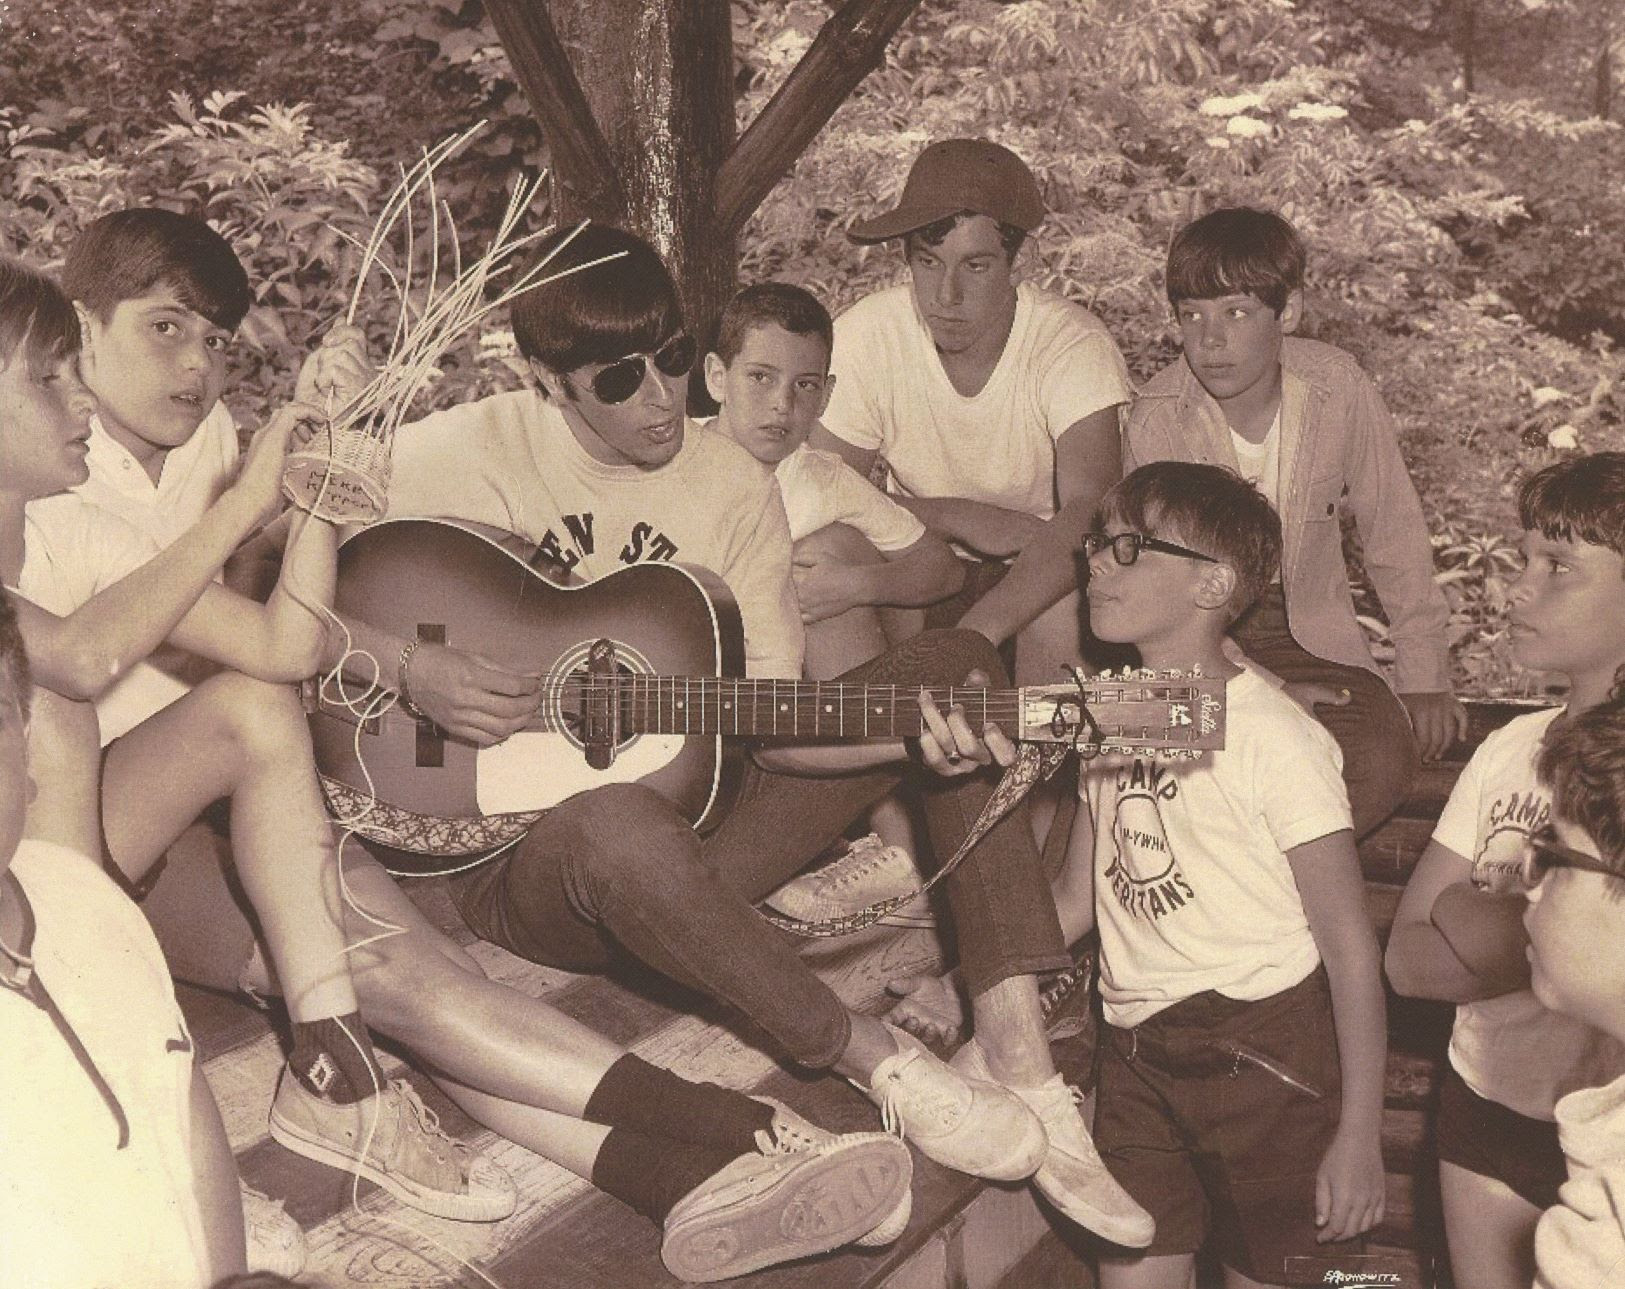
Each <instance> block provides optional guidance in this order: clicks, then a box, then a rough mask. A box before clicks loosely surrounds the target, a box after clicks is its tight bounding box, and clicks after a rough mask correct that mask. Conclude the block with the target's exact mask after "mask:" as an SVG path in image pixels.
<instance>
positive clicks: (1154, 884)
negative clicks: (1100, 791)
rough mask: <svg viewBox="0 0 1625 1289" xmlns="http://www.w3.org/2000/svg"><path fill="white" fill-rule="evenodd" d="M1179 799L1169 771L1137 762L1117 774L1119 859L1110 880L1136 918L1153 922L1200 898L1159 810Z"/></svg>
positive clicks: (1115, 837)
mask: <svg viewBox="0 0 1625 1289" xmlns="http://www.w3.org/2000/svg"><path fill="white" fill-rule="evenodd" d="M1178 795H1179V779H1178V777H1177V776H1176V775H1174V774H1173V773H1172V772H1171V770H1170V768H1169V767H1168V766H1165V765H1158V764H1156V763H1155V762H1146V761H1135V762H1134V763H1133V764H1132V765H1130V766H1127V767H1126V768H1124V769H1122V770H1120V771H1119V772H1118V776H1117V812H1116V818H1115V820H1114V823H1113V827H1112V841H1113V843H1114V845H1115V850H1116V853H1115V854H1114V855H1113V857H1112V862H1111V864H1110V866H1109V867H1108V868H1107V869H1106V880H1107V881H1108V882H1110V883H1111V888H1112V893H1113V894H1114V895H1116V896H1117V902H1118V903H1119V904H1121V905H1122V906H1123V907H1124V908H1125V909H1126V910H1127V911H1128V912H1129V913H1130V914H1131V915H1132V916H1134V917H1137V918H1146V919H1149V920H1151V921H1155V920H1156V919H1158V918H1161V917H1163V916H1165V915H1166V914H1169V913H1172V912H1174V911H1175V910H1176V909H1180V908H1183V907H1184V906H1185V905H1186V904H1187V903H1189V902H1190V901H1191V900H1194V899H1195V898H1196V892H1195V891H1194V890H1192V889H1191V884H1190V883H1189V882H1188V881H1186V879H1185V874H1184V873H1183V872H1182V871H1181V870H1180V867H1179V860H1178V859H1176V858H1175V856H1174V850H1173V847H1172V846H1170V845H1169V844H1168V834H1167V832H1166V831H1165V830H1164V829H1163V826H1162V812H1161V810H1160V808H1159V806H1158V803H1159V802H1160V801H1172V800H1173V799H1174V798H1176V797H1177V796H1178Z"/></svg>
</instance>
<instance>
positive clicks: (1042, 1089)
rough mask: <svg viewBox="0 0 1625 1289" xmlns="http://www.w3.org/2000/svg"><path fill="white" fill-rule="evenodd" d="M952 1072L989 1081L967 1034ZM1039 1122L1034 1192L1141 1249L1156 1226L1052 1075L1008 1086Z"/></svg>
mask: <svg viewBox="0 0 1625 1289" xmlns="http://www.w3.org/2000/svg"><path fill="white" fill-rule="evenodd" d="M951 1064H952V1065H953V1067H954V1068H955V1069H956V1070H959V1071H960V1072H961V1073H963V1074H966V1075H968V1076H970V1077H971V1078H977V1079H988V1080H991V1079H992V1077H993V1075H992V1072H991V1071H990V1070H989V1069H988V1065H987V1055H986V1053H984V1052H983V1051H982V1048H981V1045H980V1044H979V1043H978V1042H977V1041H976V1040H975V1039H974V1038H973V1039H971V1040H970V1042H968V1043H966V1044H965V1045H964V1046H963V1047H961V1048H960V1049H959V1051H957V1052H956V1053H954V1058H953V1061H952V1062H951ZM1010 1091H1011V1092H1013V1093H1014V1094H1015V1095H1016V1096H1018V1097H1020V1098H1021V1099H1022V1101H1024V1102H1025V1103H1026V1104H1027V1105H1028V1106H1029V1107H1030V1108H1031V1109H1032V1111H1033V1113H1034V1114H1036V1115H1037V1116H1038V1119H1039V1122H1041V1123H1042V1124H1043V1125H1044V1136H1045V1139H1046V1140H1047V1141H1048V1143H1049V1148H1048V1150H1047V1151H1046V1152H1045V1154H1044V1162H1043V1164H1042V1165H1041V1166H1040V1167H1039V1169H1038V1171H1037V1172H1036V1173H1035V1174H1034V1175H1033V1185H1034V1186H1036V1187H1037V1188H1038V1193H1039V1194H1040V1195H1042V1196H1043V1197H1044V1198H1045V1199H1047V1200H1049V1202H1050V1203H1051V1204H1053V1205H1055V1207H1056V1208H1058V1209H1060V1210H1061V1212H1062V1213H1064V1214H1065V1215H1066V1216H1067V1217H1069V1218H1070V1219H1071V1220H1072V1221H1074V1222H1076V1223H1077V1224H1078V1225H1079V1226H1081V1227H1083V1228H1084V1229H1085V1230H1089V1231H1093V1232H1094V1233H1095V1234H1096V1235H1099V1236H1103V1237H1104V1238H1105V1239H1108V1240H1110V1241H1111V1242H1112V1243H1113V1244H1121V1245H1123V1246H1124V1247H1126V1248H1130V1249H1143V1248H1145V1247H1147V1246H1148V1245H1149V1244H1150V1243H1151V1240H1152V1238H1153V1237H1154V1236H1155V1235H1156V1233H1157V1224H1156V1221H1155V1219H1154V1218H1152V1216H1151V1214H1150V1213H1148V1212H1146V1211H1145V1209H1143V1208H1142V1207H1141V1206H1140V1205H1139V1204H1138V1203H1137V1202H1136V1201H1135V1199H1134V1197H1133V1196H1131V1195H1130V1194H1129V1193H1128V1192H1127V1191H1126V1190H1124V1189H1123V1187H1122V1186H1121V1185H1120V1184H1119V1183H1118V1181H1117V1179H1116V1178H1115V1177H1113V1176H1112V1175H1111V1171H1110V1170H1109V1169H1108V1168H1107V1167H1106V1164H1105V1161H1104V1160H1102V1159H1101V1157H1100V1152H1099V1151H1097V1150H1096V1149H1095V1142H1094V1138H1093V1137H1092V1136H1091V1135H1090V1133H1089V1128H1088V1126H1087V1125H1086V1124H1085V1123H1084V1121H1083V1105H1082V1103H1083V1099H1084V1098H1083V1093H1081V1092H1079V1091H1078V1089H1077V1088H1075V1087H1072V1086H1071V1085H1069V1084H1068V1083H1067V1082H1066V1080H1065V1079H1064V1078H1062V1076H1061V1075H1059V1074H1057V1075H1055V1076H1054V1077H1053V1078H1051V1079H1049V1080H1048V1081H1047V1082H1045V1083H1043V1084H1042V1085H1041V1086H1039V1087H1036V1088H1011V1089H1010Z"/></svg>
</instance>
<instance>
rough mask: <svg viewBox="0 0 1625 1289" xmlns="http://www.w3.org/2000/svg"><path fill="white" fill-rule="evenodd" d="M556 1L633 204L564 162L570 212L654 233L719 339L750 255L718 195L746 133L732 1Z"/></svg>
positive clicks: (562, 30) (690, 302)
mask: <svg viewBox="0 0 1625 1289" xmlns="http://www.w3.org/2000/svg"><path fill="white" fill-rule="evenodd" d="M510 3H511V0H510ZM528 3H530V4H533V5H534V4H539V3H540V0H528ZM547 7H548V9H549V11H550V12H551V14H552V18H553V25H554V27H555V28H556V30H557V32H558V35H559V39H560V42H561V43H562V45H563V47H564V49H565V51H566V52H567V53H568V56H569V61H570V64H571V66H572V67H573V68H574V69H575V75H576V79H577V80H578V81H579V82H580V85H581V87H582V90H583V91H584V93H585V94H586V98H587V103H588V105H589V106H590V107H591V109H592V115H593V117H594V118H595V119H596V121H597V125H598V129H599V130H600V131H601V133H602V136H603V139H604V143H605V145H606V146H607V148H608V153H609V155H608V160H609V163H610V166H611V167H612V169H613V172H614V173H615V174H616V175H617V176H618V177H619V188H620V193H621V194H622V195H623V196H622V200H623V202H624V205H622V206H621V207H620V209H614V208H613V207H610V208H606V203H605V202H604V201H603V200H602V199H601V194H602V193H603V192H604V188H603V185H601V184H596V183H593V182H592V181H591V180H590V177H589V178H588V179H586V180H584V181H581V182H576V177H575V176H573V175H571V174H569V173H564V172H563V170H564V169H565V168H564V167H561V173H560V176H559V178H560V180H561V183H560V187H559V189H558V197H559V205H560V210H559V216H560V218H561V219H581V218H593V219H603V220H608V221H611V222H616V223H620V224H622V225H623V226H624V227H626V228H630V229H632V230H633V231H634V232H636V233H639V234H640V235H642V236H643V237H645V238H647V239H648V240H649V241H650V242H651V243H652V244H653V245H654V247H655V248H656V249H657V250H658V251H659V252H660V253H661V255H662V256H664V257H665V260H666V262H667V264H669V265H670V266H671V270H672V275H673V276H674V277H675V278H676V279H677V284H678V287H679V289H680V290H681V291H682V293H683V305H684V308H685V310H686V312H687V314H688V321H689V326H690V328H691V329H693V330H694V332H695V334H696V335H698V336H700V337H701V338H702V339H704V338H708V330H707V329H708V328H709V327H711V326H712V325H713V324H714V322H715V320H716V317H717V315H718V314H719V313H720V312H721V310H722V306H723V305H724V304H726V303H727V301H728V297H729V296H730V295H732V293H733V290H734V286H735V284H736V282H737V276H736V275H737V264H738V260H739V251H738V242H737V238H736V237H735V236H734V235H733V234H732V233H727V232H725V231H724V230H722V229H721V228H719V227H718V225H717V222H716V219H715V216H714V214H713V211H714V209H715V203H714V202H713V200H712V184H713V181H714V179H715V176H716V173H717V170H718V168H719V167H720V166H721V165H722V162H723V159H724V158H726V157H727V155H728V153H729V151H730V150H731V149H732V148H733V143H734V136H735V125H734V91H733V28H732V25H731V16H730V13H729V6H728V5H727V4H722V3H718V2H717V0H549V4H548V6H547ZM544 130H545V122H544ZM593 194H600V197H599V199H598V200H592V199H591V197H592V195H593ZM583 198H588V200H585V201H584V200H583ZM612 200H613V199H612Z"/></svg>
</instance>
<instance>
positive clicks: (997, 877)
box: [453, 631, 1069, 1068]
mask: <svg viewBox="0 0 1625 1289" xmlns="http://www.w3.org/2000/svg"><path fill="white" fill-rule="evenodd" d="M973 668H979V669H981V670H982V671H984V672H985V673H987V675H988V677H989V683H990V685H991V686H992V687H995V688H997V687H1001V686H1003V685H1004V684H1005V683H1006V681H1005V673H1004V669H1003V667H1002V666H1001V664H1000V662H999V659H998V655H997V654H996V653H995V651H994V649H993V647H992V646H991V645H990V644H988V642H987V641H986V640H984V639H983V638H982V637H981V636H979V635H977V634H976V633H974V632H969V631H928V632H925V633H924V634H923V635H920V636H917V637H915V638H914V639H912V640H909V641H906V642H905V643H903V644H901V645H899V646H897V647H896V648H894V649H892V650H889V651H888V652H886V653H884V654H882V655H881V656H880V657H879V658H876V659H874V660H872V661H870V662H868V663H865V664H863V665H862V666H861V667H857V668H855V669H853V670H852V671H850V672H848V673H847V674H846V675H845V676H843V677H841V679H842V680H845V681H857V682H865V683H869V684H887V685H891V684H895V685H901V686H907V687H914V686H924V685H949V684H960V683H962V682H963V681H964V678H965V676H966V674H967V673H968V672H969V671H971V670H972V669H973ZM905 773H911V774H914V775H915V777H916V782H917V783H918V786H919V787H920V789H921V792H922V795H923V797H924V801H925V817H926V824H927V828H928V829H929V832H930V836H931V842H932V849H933V853H935V854H937V855H941V856H948V855H952V854H953V853H954V851H955V850H956V849H957V847H958V845H959V842H960V841H961V840H962V839H963V838H964V836H965V834H966V832H967V830H968V829H969V827H970V825H971V823H972V821H974V820H975V818H976V816H977V814H978V813H979V812H980V810H981V807H982V804H983V802H985V801H986V799H987V797H988V794H989V793H990V792H991V791H992V788H993V784H994V783H995V782H997V772H996V771H995V770H988V771H984V772H982V773H980V774H975V775H969V776H965V777H962V778H957V779H938V778H936V777H935V776H933V775H931V774H930V773H929V772H928V771H917V770H915V769H914V768H913V767H912V766H910V765H906V764H900V765H898V766H895V767H886V768H884V769H880V770H871V771H867V772H864V773H858V774H849V775H842V776H837V777H830V778H811V777H806V776H800V775H787V774H778V773H773V772H771V771H767V770H763V769H761V768H760V767H758V766H755V765H754V764H753V765H751V766H750V767H749V768H748V769H747V771H746V776H745V783H744V785H743V788H742V791H741V793H740V797H739V800H738V802H737V803H736V805H735V806H734V808H733V810H732V811H731V812H730V814H729V815H728V817H727V818H726V819H725V820H724V821H723V823H722V824H721V825H720V826H719V827H718V828H717V829H716V830H715V831H713V832H712V833H710V834H709V835H708V836H705V837H701V836H699V835H697V834H696V833H695V832H694V831H693V830H692V829H690V828H689V827H688V825H687V823H686V822H685V821H684V820H683V818H682V816H681V815H680V814H679V813H678V812H677V810H676V809H675V808H674V807H673V806H672V805H671V804H670V803H668V802H667V801H666V800H665V799H664V798H663V797H661V796H659V795H658V794H656V793H655V792H653V791H652V790H650V789H648V788H645V787H643V786H641V785H638V784H622V785H614V786H606V787H603V788H597V789H593V790H592V791H589V792H585V793H582V794H581V795H579V796H576V797H572V798H571V799H570V800H568V801H565V802H563V803H561V804H560V805H559V806H557V807H556V808H554V809H553V810H552V811H551V812H550V813H548V814H547V815H545V816H544V817H543V818H542V819H540V820H539V821H538V822H537V823H536V824H535V826H534V827H533V828H532V829H531V830H530V832H529V834H528V835H527V836H526V837H525V839H524V840H523V841H522V842H521V843H520V844H519V846H518V847H516V848H515V849H514V850H513V851H512V852H511V853H510V854H508V855H504V856H502V857H499V858H498V859H496V860H494V861H493V862H491V863H489V864H486V865H484V866H482V867H481V868H478V869H476V870H474V871H473V872H472V873H469V874H467V875H466V876H464V877H461V878H458V879H457V880H456V881H455V883H454V885H453V894H454V898H455V899H456V900H457V903H458V906H459V908H460V909H461V910H462V913H463V916H464V918H465V919H466V920H467V922H468V924H469V925H470V927H472V928H473V929H474V930H475V931H476V932H478V933H479V934H480V935H481V936H483V937H485V938H486V939H488V940H491V941H493V942H495V943H497V944H499V945H501V946H502V947H504V948H506V949H508V950H510V951H511V952H513V953H517V954H519V955H520V956H521V957H525V958H529V959H531V960H532V961H535V962H541V963H545V964H547V965H550V966H557V967H563V968H566V969H569V970H578V971H580V970H602V969H604V968H606V967H608V966H610V965H612V964H613V962H614V961H615V959H616V957H617V956H618V954H619V953H620V952H623V951H624V952H629V953H631V954H632V955H634V956H635V957H637V958H639V959H641V960H642V961H643V962H645V963H646V964H648V965H649V966H651V967H654V968H655V969H657V970H659V971H661V972H663V973H664V974H666V975H669V976H671V977H672V978H674V979H676V980H679V981H681V982H682V983H684V984H686V985H689V986H691V987H695V988H698V989H699V990H701V991H702V992H703V993H705V994H707V995H709V996H710V997H712V998H715V999H718V1000H720V1001H722V1002H724V1003H727V1004H729V1005H730V1006H732V1007H734V1008H736V1009H737V1010H739V1011H740V1012H743V1013H744V1014H745V1015H746V1016H747V1017H749V1018H750V1019H751V1020H752V1021H754V1022H755V1023H756V1024H757V1025H758V1026H760V1027H761V1028H762V1029H763V1030H764V1031H766V1032H767V1033H768V1034H769V1035H770V1036H772V1037H773V1038H774V1039H775V1040H777V1041H778V1042H779V1043H780V1044H782V1046H783V1047H784V1049H785V1050H786V1051H787V1052H788V1053H789V1054H790V1055H791V1056H792V1057H793V1058H795V1060H797V1061H799V1062H800V1063H801V1064H803V1065H806V1066H809V1067H812V1068H826V1067H828V1066H830V1065H833V1064H834V1063H835V1062H836V1060H837V1059H839V1057H840V1055H841V1053H842V1052H843V1051H844V1050H845V1049H846V1045H847V1042H848V1040H849V1039H850V1037H851V1017H850V1016H849V1014H848V1012H847V1010H846V1007H845V1006H844V1004H842V1003H841V1001H840V999H838V998H837V997H836V996H835V994H834V993H833V992H832V991H831V990H830V988H829V987H828V986H827V985H825V984H824V983H823V982H822V981H821V980H819V979H818V977H817V976H816V975H814V974H813V972H812V971H811V970H810V969H809V968H808V967H807V966H806V965H805V964H804V963H803V962H802V961H801V959H800V958H799V957H798V956H797V954H796V951H795V942H794V940H793V938H791V937H789V936H787V935H786V934H785V933H783V932H780V931H778V930H777V929H775V928H774V927H772V926H771V925H770V924H769V923H767V922H765V921H764V920H763V919H762V918H761V917H759V916H758V915H757V913H756V911H755V909H754V908H753V907H752V904H753V903H754V902H755V901H757V900H760V899H761V898H763V897H764V896H766V895H767V894H769V893H770V892H771V891H773V890H774V889H775V888H776V887H777V886H779V885H780V884H781V883H783V882H784V881H786V880H788V879H789V878H790V877H792V876H794V875H795V874H796V873H797V872H799V871H800V870H801V869H803V868H805V867H806V866H807V865H808V864H809V863H811V862H812V861H813V860H815V859H816V858H817V857H818V856H819V855H820V854H822V853H823V852H824V851H825V850H826V849H827V848H828V847H829V845H830V844H831V843H832V842H833V841H835V839H836V838H838V837H839V836H840V835H841V834H842V832H844V831H845V829H846V828H847V826H848V825H849V824H851V823H852V821H853V820H854V819H856V818H857V817H858V816H859V815H860V814H861V813H862V812H863V811H864V810H866V809H867V808H868V807H869V806H871V805H873V804H874V803H875V802H877V801H879V800H880V799H881V798H882V797H884V796H885V795H886V794H888V793H889V792H890V791H891V790H892V789H893V788H894V787H896V786H897V784H898V783H899V782H900V780H901V778H902V776H903V775H904V774H905ZM945 885H946V887H947V891H948V899H949V903H950V906H951V908H952V910H953V917H954V926H955V928H956V932H957V936H958V949H959V958H960V966H961V971H962V973H963V976H964V979H965V983H966V986H967V988H968V989H969V990H970V991H971V992H972V994H976V993H980V992H983V991H985V990H986V989H988V988H989V987H990V986H992V985H994V984H997V983H998V982H999V981H1001V980H1004V979H1007V978H1009V977H1012V976H1019V975H1028V974H1032V973H1035V972H1039V971H1049V970H1059V969H1062V968H1064V967H1066V966H1067V965H1068V964H1069V959H1068V957H1067V955H1066V951H1065V945H1064V944H1063V943H1062V940H1061V929H1060V922H1059V919H1058V918H1057V916H1056V912H1055V903H1054V899H1053V897H1052V896H1051V894H1050V888H1049V883H1048V881H1047V880H1046V878H1045V874H1044V868H1043V865H1042V863H1041V861H1040V859H1039V856H1038V853H1037V851H1036V849H1035V847H1034V845H1033V840H1032V831H1031V828H1030V825H1029V822H1028V820H1027V817H1026V811H1025V809H1022V808H1019V807H1018V808H1017V809H1016V810H1014V811H1012V812H1011V813H1010V814H1009V815H1007V816H1006V817H1005V818H1004V819H1003V820H1001V821H1000V822H999V824H998V825H997V826H996V827H994V828H993V829H992V831H991V832H989V833H988V835H987V836H986V837H984V838H983V839H982V841H981V842H980V843H979V844H978V845H977V846H976V848H975V849H974V850H973V851H972V852H971V853H970V854H969V856H967V858H966V859H965V861H964V862H963V863H962V864H961V865H960V866H959V867H958V868H957V869H955V870H954V872H953V874H952V875H951V876H950V877H949V878H948V879H947V881H946V883H945Z"/></svg>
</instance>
